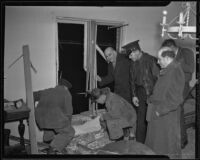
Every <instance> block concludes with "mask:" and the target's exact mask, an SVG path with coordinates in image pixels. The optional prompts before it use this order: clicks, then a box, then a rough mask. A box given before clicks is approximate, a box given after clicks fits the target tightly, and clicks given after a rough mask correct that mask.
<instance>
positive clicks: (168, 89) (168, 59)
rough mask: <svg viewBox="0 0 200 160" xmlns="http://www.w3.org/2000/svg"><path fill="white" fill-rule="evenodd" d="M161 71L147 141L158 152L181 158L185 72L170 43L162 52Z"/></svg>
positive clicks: (150, 107)
mask: <svg viewBox="0 0 200 160" xmlns="http://www.w3.org/2000/svg"><path fill="white" fill-rule="evenodd" d="M158 63H159V64H160V66H161V68H162V69H161V71H160V75H159V77H158V80H157V82H156V84H155V87H154V90H153V94H152V95H151V96H150V97H149V99H148V110H147V117H146V118H147V121H148V128H147V136H146V141H145V144H146V145H147V146H148V147H150V148H151V149H152V150H153V151H154V152H155V153H156V154H159V155H168V156H169V157H170V158H181V141H180V140H181V136H180V111H181V108H180V104H181V103H182V101H183V94H182V92H183V89H184V84H185V76H184V72H183V70H182V68H181V65H180V63H178V62H177V61H176V60H175V53H174V51H173V50H171V49H170V48H169V47H163V48H161V49H160V50H159V52H158Z"/></svg>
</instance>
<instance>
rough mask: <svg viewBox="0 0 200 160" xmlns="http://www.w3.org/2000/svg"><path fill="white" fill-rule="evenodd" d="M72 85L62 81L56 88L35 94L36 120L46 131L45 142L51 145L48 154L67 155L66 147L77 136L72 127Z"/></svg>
mask: <svg viewBox="0 0 200 160" xmlns="http://www.w3.org/2000/svg"><path fill="white" fill-rule="evenodd" d="M71 87H72V85H71V84H70V83H69V82H68V81H67V80H65V79H60V80H59V82H58V85H57V86H56V87H54V88H48V89H45V90H42V91H37V92H34V100H35V101H38V105H37V107H36V108H35V119H36V122H37V124H38V126H39V128H40V129H42V130H44V135H43V141H44V142H46V143H49V144H50V145H49V146H50V147H49V149H48V151H47V154H60V153H66V150H65V147H66V146H67V145H68V144H69V143H70V141H71V139H72V138H73V136H74V134H75V130H74V128H73V127H72V126H71V119H72V114H73V107H72V96H71V94H70V92H69V90H68V89H69V88H71Z"/></svg>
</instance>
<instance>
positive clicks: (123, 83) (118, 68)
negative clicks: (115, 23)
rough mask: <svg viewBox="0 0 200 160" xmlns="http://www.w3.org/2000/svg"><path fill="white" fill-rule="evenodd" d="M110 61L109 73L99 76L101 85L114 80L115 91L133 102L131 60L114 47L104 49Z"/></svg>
mask: <svg viewBox="0 0 200 160" xmlns="http://www.w3.org/2000/svg"><path fill="white" fill-rule="evenodd" d="M104 55H105V57H106V59H107V61H108V63H109V64H108V74H107V76H105V77H101V78H100V77H98V79H97V80H98V81H99V86H100V87H102V86H105V85H107V84H109V83H111V82H113V81H114V93H116V94H118V95H120V96H121V97H123V98H124V99H126V100H127V101H128V102H129V103H132V102H131V90H130V83H129V75H130V74H129V68H130V60H129V59H128V58H127V57H126V55H125V54H123V53H117V52H116V51H115V50H114V49H113V48H112V47H108V48H106V49H105V51H104Z"/></svg>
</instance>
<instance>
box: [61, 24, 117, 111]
mask: <svg viewBox="0 0 200 160" xmlns="http://www.w3.org/2000/svg"><path fill="white" fill-rule="evenodd" d="M109 26H111V25H97V28H96V29H97V32H96V33H97V36H96V37H97V39H96V44H98V46H99V47H100V48H101V49H102V51H104V49H105V48H106V47H109V46H111V47H113V48H114V49H116V47H117V38H119V36H117V29H116V28H112V29H109V28H108V27H109ZM84 27H85V25H84V24H81V23H80V24H78V23H64V22H58V23H57V29H58V62H59V63H58V66H57V67H58V74H57V76H58V78H61V77H62V78H65V79H67V80H68V81H70V83H71V84H72V88H71V89H70V92H71V94H72V105H73V114H79V113H81V112H84V111H88V110H89V100H88V98H87V97H85V95H84V94H79V93H83V92H85V89H86V72H85V70H84V68H83V63H84V61H83V59H84V54H83V53H84V40H85V37H84V36H85V35H84V33H85V32H84V30H85V28H84ZM87 43H88V42H87ZM97 52H98V51H97ZM96 54H97V73H98V75H100V76H105V75H106V74H107V65H108V64H107V62H106V61H105V60H104V59H103V57H102V56H101V55H100V54H99V53H96ZM113 84H114V83H112V84H109V85H107V86H108V87H110V88H111V90H112V91H113ZM100 108H101V107H100Z"/></svg>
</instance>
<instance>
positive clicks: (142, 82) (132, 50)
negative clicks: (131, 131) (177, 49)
mask: <svg viewBox="0 0 200 160" xmlns="http://www.w3.org/2000/svg"><path fill="white" fill-rule="evenodd" d="M138 42H139V40H137V41H134V42H131V43H128V44H127V45H125V46H123V47H122V48H124V49H125V50H126V53H127V56H128V57H129V58H130V59H131V67H130V88H131V93H132V102H133V104H134V105H135V106H136V111H137V129H136V140H137V141H138V142H141V143H144V142H145V137H146V128H147V121H146V111H147V97H148V96H150V95H151V93H152V90H153V87H154V84H155V82H156V80H157V75H158V74H159V66H158V65H157V63H156V58H155V57H153V56H151V55H150V54H148V53H145V52H143V51H142V50H141V48H140V45H139V43H138Z"/></svg>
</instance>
